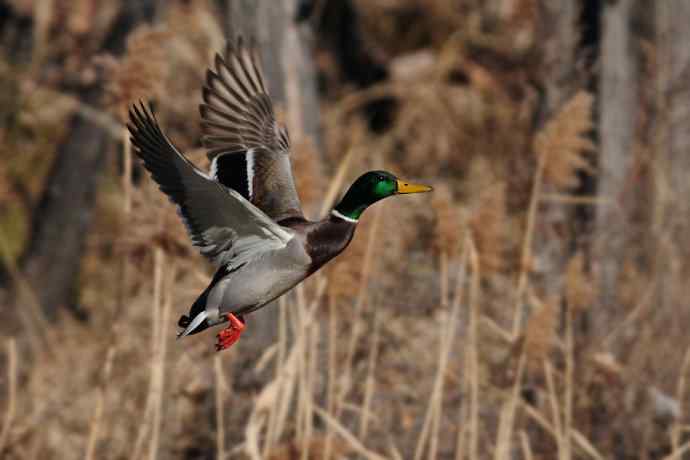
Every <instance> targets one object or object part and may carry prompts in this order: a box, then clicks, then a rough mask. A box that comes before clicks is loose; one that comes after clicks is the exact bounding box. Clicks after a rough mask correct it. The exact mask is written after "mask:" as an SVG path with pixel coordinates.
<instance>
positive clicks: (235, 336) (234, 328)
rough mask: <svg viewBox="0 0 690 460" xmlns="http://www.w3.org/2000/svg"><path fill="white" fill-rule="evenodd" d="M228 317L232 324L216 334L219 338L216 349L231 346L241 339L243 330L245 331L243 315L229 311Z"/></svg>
mask: <svg viewBox="0 0 690 460" xmlns="http://www.w3.org/2000/svg"><path fill="white" fill-rule="evenodd" d="M227 318H228V321H229V322H230V324H229V325H228V327H226V328H225V329H223V330H222V331H220V332H219V333H218V335H216V337H217V338H218V340H217V341H216V351H220V350H225V349H226V348H230V347H231V346H232V345H233V344H234V343H235V342H237V341H238V340H239V339H240V335H242V331H244V328H245V325H244V318H242V317H241V316H239V317H237V316H235V315H233V314H232V313H228V314H227Z"/></svg>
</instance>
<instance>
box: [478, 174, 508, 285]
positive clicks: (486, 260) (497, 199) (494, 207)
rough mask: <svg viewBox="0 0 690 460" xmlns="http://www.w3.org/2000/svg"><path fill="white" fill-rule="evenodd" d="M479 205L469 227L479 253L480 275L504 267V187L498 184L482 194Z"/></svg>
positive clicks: (505, 219)
mask: <svg viewBox="0 0 690 460" xmlns="http://www.w3.org/2000/svg"><path fill="white" fill-rule="evenodd" d="M479 201H480V204H479V206H478V208H477V209H476V211H475V212H474V213H473V215H472V216H471V217H470V221H469V226H470V229H471V230H472V235H473V236H474V242H475V244H476V245H477V252H478V253H479V263H480V264H481V268H482V273H484V274H486V273H487V272H494V271H498V270H500V269H502V268H503V267H504V266H505V261H504V253H505V244H506V238H505V230H506V228H507V226H506V221H507V214H508V213H507V209H506V187H505V184H498V185H496V186H493V187H491V188H489V189H487V190H485V191H484V193H482V196H481V197H480V200H479Z"/></svg>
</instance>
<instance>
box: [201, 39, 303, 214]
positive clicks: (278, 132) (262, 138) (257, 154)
mask: <svg viewBox="0 0 690 460" xmlns="http://www.w3.org/2000/svg"><path fill="white" fill-rule="evenodd" d="M203 100H204V102H203V103H202V104H201V105H200V106H199V110H200V112H201V118H202V121H201V127H202V130H203V132H204V136H203V138H202V141H203V144H204V146H205V147H206V148H207V149H208V157H209V159H210V160H211V171H210V176H211V177H212V178H214V179H215V180H217V181H219V182H220V183H221V184H223V185H225V186H226V187H229V188H231V189H233V190H236V191H237V192H239V193H240V194H241V195H242V196H243V197H244V198H246V199H248V200H249V201H250V202H251V203H253V204H254V205H256V206H257V207H258V208H259V209H261V210H262V211H264V212H265V213H266V214H267V215H268V216H269V217H271V218H272V219H274V220H276V221H278V220H281V219H284V218H287V217H296V216H300V217H301V216H302V209H301V206H300V202H299V197H298V196H297V191H296V189H295V183H294V180H293V178H292V167H291V165H290V155H289V153H290V141H289V139H288V134H287V130H286V129H285V127H284V126H282V125H281V124H279V123H278V122H277V121H276V119H275V116H274V113H273V105H272V103H271V98H270V97H269V95H268V91H267V90H266V85H265V83H264V79H263V76H262V74H261V70H260V67H259V63H258V58H257V55H256V51H255V47H254V46H253V45H252V44H246V43H245V42H244V41H243V40H242V38H241V37H240V38H238V39H237V40H236V41H230V42H228V44H227V47H226V49H225V53H224V55H223V56H221V55H220V54H216V57H215V63H214V68H213V69H209V70H208V71H207V73H206V83H205V85H204V88H203Z"/></svg>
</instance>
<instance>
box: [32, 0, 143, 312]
mask: <svg viewBox="0 0 690 460" xmlns="http://www.w3.org/2000/svg"><path fill="white" fill-rule="evenodd" d="M152 16H153V1H152V0H145V1H141V0H130V1H128V2H127V3H126V4H125V5H124V6H123V7H122V10H121V13H120V17H119V18H118V20H116V21H115V24H114V25H113V27H112V31H111V33H110V35H109V36H108V38H107V39H106V40H105V42H104V47H103V52H108V53H118V52H121V51H122V50H124V48H125V39H126V37H127V34H128V33H129V32H130V31H131V30H132V29H133V28H134V27H136V25H137V24H139V23H140V22H141V21H142V20H144V19H150V18H152ZM101 91H102V88H101V87H96V86H94V87H90V88H79V99H80V100H81V101H82V102H84V103H86V104H88V105H90V106H95V105H97V104H98V103H99V101H100V98H101V97H100V96H101ZM67 132H68V135H67V138H66V139H65V141H64V142H63V143H62V144H61V145H60V146H59V147H58V149H57V154H56V155H57V156H56V158H55V162H54V163H53V167H52V170H51V171H50V173H49V175H48V178H47V184H46V186H45V189H44V192H43V195H42V196H41V198H40V201H39V204H38V206H37V207H36V209H35V210H34V212H33V219H32V234H31V237H30V239H29V243H28V245H27V248H26V250H25V251H24V253H23V255H22V257H21V262H20V267H21V269H22V271H23V272H24V274H25V276H26V278H27V280H28V281H29V283H30V285H31V287H32V289H33V291H34V292H35V294H36V295H37V298H38V300H39V302H40V304H41V305H42V307H43V310H44V312H45V313H46V315H48V316H49V317H54V316H55V314H56V312H57V309H58V308H60V307H70V308H71V309H73V310H74V311H78V309H77V307H78V294H79V290H78V278H79V270H80V263H81V258H82V254H83V252H84V244H85V242H86V234H87V231H88V229H89V226H90V223H91V218H92V214H93V207H94V204H95V202H96V188H97V186H98V181H99V179H100V176H101V174H100V173H101V170H102V169H103V166H104V163H105V159H106V155H107V152H108V148H109V147H110V142H109V136H108V135H107V133H106V132H105V131H104V130H103V129H102V128H101V127H100V126H99V125H98V124H97V123H95V122H94V121H92V120H90V119H87V118H85V117H84V116H83V114H75V115H73V116H72V119H71V120H70V122H69V128H68V129H67ZM20 303H21V300H20Z"/></svg>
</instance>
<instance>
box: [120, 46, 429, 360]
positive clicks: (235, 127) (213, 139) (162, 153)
mask: <svg viewBox="0 0 690 460" xmlns="http://www.w3.org/2000/svg"><path fill="white" fill-rule="evenodd" d="M199 109H200V112H201V125H202V132H203V138H202V141H203V145H204V147H206V148H207V149H208V158H209V160H211V166H210V171H209V172H208V173H207V172H204V171H202V170H200V169H199V168H197V167H196V166H195V165H194V164H192V163H191V162H190V161H189V160H188V159H187V158H186V157H185V156H184V155H183V154H182V153H181V152H180V151H179V150H178V149H177V148H175V146H173V144H172V143H171V142H170V140H169V139H168V138H167V136H166V135H165V134H163V132H162V131H161V128H160V127H159V125H158V121H157V120H156V117H155V115H154V113H153V110H152V109H151V107H150V106H149V107H148V108H147V107H146V106H145V105H144V104H143V102H140V103H139V105H138V106H137V105H134V106H132V107H131V109H130V111H129V123H128V124H127V127H128V129H129V132H130V135H131V142H132V145H133V146H134V152H135V153H136V154H137V156H138V157H139V158H141V160H142V161H143V164H144V167H145V168H146V169H147V170H148V171H149V172H150V174H151V177H152V178H153V180H154V181H156V182H157V183H158V185H159V187H160V189H161V191H163V192H164V193H165V194H166V195H167V196H168V197H169V198H170V200H171V201H172V202H173V203H174V204H175V205H176V206H177V209H178V213H179V215H180V216H181V218H182V220H183V221H184V224H185V226H186V228H187V230H188V232H189V236H190V238H191V240H192V244H193V245H195V246H196V247H197V248H198V249H199V251H200V252H201V254H203V255H204V256H206V257H207V258H208V259H210V261H211V262H212V263H213V264H215V265H216V266H217V267H218V269H217V271H216V273H215V276H214V277H213V279H212V281H211V283H210V284H209V286H208V287H207V288H206V290H204V292H202V293H201V295H200V296H199V298H198V299H197V300H196V301H195V302H194V303H193V304H192V306H191V308H190V310H189V314H188V315H182V316H181V317H180V319H179V321H178V325H179V327H181V328H182V330H181V332H179V334H178V338H179V337H185V336H187V335H191V334H196V333H198V332H201V331H203V330H204V329H206V328H208V327H211V326H215V325H218V324H223V323H228V326H227V328H225V329H223V330H222V331H221V332H220V333H219V334H218V335H217V342H216V350H222V349H225V348H228V347H230V346H231V345H232V344H234V343H235V342H236V341H237V340H238V339H239V337H240V334H241V333H242V331H243V330H244V327H245V320H244V316H245V315H247V314H249V313H251V312H253V311H255V310H257V309H258V308H261V307H263V306H264V305H266V304H268V303H269V302H271V301H272V300H275V299H277V298H278V297H280V296H282V295H283V294H285V293H286V292H287V291H289V290H290V289H291V288H293V287H294V286H296V285H297V284H299V283H300V282H301V281H303V280H304V279H305V278H307V277H308V276H309V275H311V274H312V273H314V272H315V271H316V270H318V269H319V268H321V267H322V266H323V265H324V264H325V263H327V262H328V261H330V260H331V259H333V258H334V257H335V256H337V255H338V254H340V253H341V252H342V251H343V250H344V249H345V248H346V247H347V246H348V244H349V243H350V241H351V240H352V237H353V235H354V233H355V229H356V228H357V222H358V220H359V218H360V216H361V215H362V212H364V210H365V209H367V207H369V206H370V205H372V204H374V203H376V202H377V201H379V200H381V199H383V198H387V197H389V196H393V195H398V194H404V193H419V192H428V191H430V190H431V187H429V186H426V185H417V184H412V183H409V182H406V181H403V180H400V179H398V178H396V177H395V176H394V175H393V174H391V173H389V172H386V171H369V172H367V173H365V174H363V175H362V176H360V177H359V178H358V179H357V180H356V181H355V182H354V183H353V184H352V186H351V187H350V188H349V189H348V191H347V192H346V193H345V195H344V196H343V198H342V199H341V200H340V202H339V203H338V204H337V205H336V206H335V208H333V210H332V211H331V212H330V214H329V215H328V216H327V217H326V218H325V219H323V220H320V221H316V222H313V221H309V220H307V219H305V217H304V215H303V213H302V210H301V206H300V201H299V197H298V195H297V191H296V190H295V184H294V180H293V177H292V170H291V166H290V141H289V138H288V133H287V130H286V129H285V127H284V126H283V125H282V124H280V123H278V122H277V121H276V119H275V116H274V112H273V106H272V103H271V98H270V97H269V95H268V91H267V90H266V85H265V83H264V79H263V76H262V73H261V70H260V67H259V63H258V58H257V53H256V46H255V45H254V44H253V43H250V44H248V43H245V42H244V41H243V40H242V38H241V37H240V38H238V39H237V40H235V41H230V42H229V43H228V45H227V46H226V49H225V53H224V54H223V55H220V54H216V56H215V62H214V68H212V69H208V71H207V73H206V82H205V85H204V87H203V103H202V104H201V105H200V107H199Z"/></svg>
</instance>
